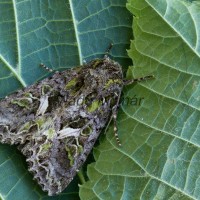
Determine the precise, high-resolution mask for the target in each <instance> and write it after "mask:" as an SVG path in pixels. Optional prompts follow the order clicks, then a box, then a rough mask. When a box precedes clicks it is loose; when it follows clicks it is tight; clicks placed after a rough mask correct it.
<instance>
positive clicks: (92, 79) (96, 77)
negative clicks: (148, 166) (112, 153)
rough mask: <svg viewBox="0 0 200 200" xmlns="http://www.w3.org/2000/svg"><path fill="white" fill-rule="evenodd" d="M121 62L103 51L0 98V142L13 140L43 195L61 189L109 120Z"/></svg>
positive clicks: (118, 87) (121, 80) (114, 110)
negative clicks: (100, 54) (95, 57)
mask: <svg viewBox="0 0 200 200" xmlns="http://www.w3.org/2000/svg"><path fill="white" fill-rule="evenodd" d="M150 78H152V76H151V75H150V76H146V77H144V78H139V79H134V80H124V78H123V73H122V67H121V66H120V64H119V63H117V62H115V61H113V60H111V59H110V58H109V57H108V56H107V55H106V56H104V58H103V59H95V60H92V61H90V62H89V63H87V64H84V65H83V66H79V67H75V68H73V69H71V70H66V71H63V72H56V73H55V74H54V75H53V76H51V77H49V78H46V79H44V80H42V81H40V82H37V83H35V84H34V85H32V86H29V87H27V88H25V89H23V90H19V91H18V92H15V93H14V94H11V95H10V96H8V97H6V98H5V99H3V100H1V101H0V142H1V143H7V144H10V145H13V144H15V145H17V148H18V149H19V150H20V151H21V153H22V154H23V155H24V156H25V157H26V161H27V163H28V170H29V171H30V172H31V173H32V174H33V176H34V179H36V181H37V182H38V184H39V185H40V186H41V187H42V189H43V190H44V191H47V192H48V195H50V196H52V195H56V194H59V193H60V192H62V191H63V190H64V189H65V188H66V187H67V185H68V184H69V183H70V182H71V181H72V179H73V177H74V176H75V175H76V173H77V171H78V170H79V169H80V168H81V166H82V165H83V163H84V162H85V160H86V158H87V156H88V154H89V153H90V151H91V150H92V148H93V146H94V143H95V141H96V140H97V138H98V136H99V134H100V132H101V130H102V129H103V128H104V127H105V126H106V124H107V123H108V121H109V120H111V119H113V121H114V133H115V136H116V139H117V142H118V144H119V145H120V141H119V138H118V136H117V128H116V127H117V126H116V117H117V109H118V106H119V100H120V96H121V92H122V89H123V86H124V85H127V84H131V83H133V82H138V81H142V80H147V79H150Z"/></svg>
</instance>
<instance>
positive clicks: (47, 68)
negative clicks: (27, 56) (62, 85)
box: [40, 63, 54, 72]
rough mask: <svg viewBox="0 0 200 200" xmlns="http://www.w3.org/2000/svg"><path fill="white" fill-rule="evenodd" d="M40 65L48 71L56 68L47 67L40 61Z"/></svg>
mask: <svg viewBox="0 0 200 200" xmlns="http://www.w3.org/2000/svg"><path fill="white" fill-rule="evenodd" d="M40 66H41V67H43V68H44V69H46V70H47V71H48V72H53V71H54V70H53V69H51V68H49V67H47V66H46V65H45V64H44V63H40Z"/></svg>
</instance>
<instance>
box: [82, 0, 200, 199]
mask: <svg viewBox="0 0 200 200" xmlns="http://www.w3.org/2000/svg"><path fill="white" fill-rule="evenodd" d="M127 7H128V9H129V10H130V11H131V12H132V13H133V14H134V23H133V30H134V38H135V39H134V41H132V43H131V50H129V55H130V57H131V58H132V59H133V61H134V65H135V67H130V69H129V70H128V75H127V76H128V77H129V78H131V77H140V76H144V75H148V74H154V76H155V79H154V80H149V81H147V82H146V83H141V84H137V85H135V86H129V87H127V88H125V90H124V99H125V100H126V101H124V102H123V103H122V105H121V109H120V112H119V114H118V118H119V121H118V122H119V123H118V124H119V134H120V138H121V142H122V144H123V146H122V147H121V148H119V147H118V146H117V144H116V142H115V139H114V137H112V136H111V134H108V133H107V139H108V140H103V142H102V144H101V145H100V146H99V147H98V148H97V149H96V152H95V155H96V160H97V162H96V163H95V164H92V165H91V166H90V167H89V168H88V175H89V178H90V181H89V182H87V183H86V184H84V185H83V186H82V190H81V196H82V199H124V200H127V199H147V200H150V199H152V200H153V199H176V200H178V199H181V200H182V199H200V179H199V177H200V168H199V165H200V123H199V122H200V121H199V120H200V67H199V66H200V43H199V42H200V24H199V19H200V4H199V2H195V1H194V2H192V3H191V2H189V1H184V0H161V1H160V0H158V1H155V0H146V1H145V0H129V3H128V4H127ZM140 99H142V102H141V104H137V103H136V100H138V101H139V100H140ZM109 132H110V133H112V129H111V130H110V131H109Z"/></svg>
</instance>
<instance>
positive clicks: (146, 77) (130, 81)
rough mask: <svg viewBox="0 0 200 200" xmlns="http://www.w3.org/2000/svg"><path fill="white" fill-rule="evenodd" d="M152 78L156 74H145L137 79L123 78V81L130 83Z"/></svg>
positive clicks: (125, 83)
mask: <svg viewBox="0 0 200 200" xmlns="http://www.w3.org/2000/svg"><path fill="white" fill-rule="evenodd" d="M152 78H154V75H148V76H144V77H140V78H135V79H132V80H123V82H124V85H130V84H132V83H135V82H141V81H146V80H149V79H152Z"/></svg>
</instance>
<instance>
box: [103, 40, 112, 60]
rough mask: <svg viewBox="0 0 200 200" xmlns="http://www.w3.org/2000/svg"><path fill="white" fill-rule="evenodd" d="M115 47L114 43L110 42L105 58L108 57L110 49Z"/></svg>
mask: <svg viewBox="0 0 200 200" xmlns="http://www.w3.org/2000/svg"><path fill="white" fill-rule="evenodd" d="M112 47H113V43H110V45H109V47H108V49H107V50H106V52H105V54H104V58H108V57H109V56H108V54H109V53H110V50H111V49H112Z"/></svg>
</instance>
